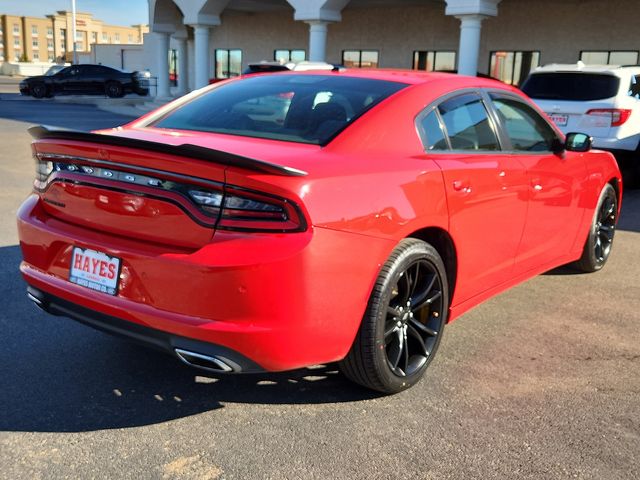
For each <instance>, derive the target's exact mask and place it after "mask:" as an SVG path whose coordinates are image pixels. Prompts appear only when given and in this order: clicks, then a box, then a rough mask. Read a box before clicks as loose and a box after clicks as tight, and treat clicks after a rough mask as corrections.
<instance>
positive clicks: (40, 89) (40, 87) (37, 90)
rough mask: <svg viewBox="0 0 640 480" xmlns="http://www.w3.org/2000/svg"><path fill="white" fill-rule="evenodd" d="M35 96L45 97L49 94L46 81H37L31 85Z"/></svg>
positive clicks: (32, 93)
mask: <svg viewBox="0 0 640 480" xmlns="http://www.w3.org/2000/svg"><path fill="white" fill-rule="evenodd" d="M31 95H32V96H33V98H44V97H45V96H46V95H47V86H46V85H45V84H44V83H36V84H35V85H33V86H32V87H31Z"/></svg>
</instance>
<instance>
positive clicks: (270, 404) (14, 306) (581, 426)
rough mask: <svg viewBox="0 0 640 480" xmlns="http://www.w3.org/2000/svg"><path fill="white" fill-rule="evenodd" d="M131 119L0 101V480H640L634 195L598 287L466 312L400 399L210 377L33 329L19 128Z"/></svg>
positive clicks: (97, 340)
mask: <svg viewBox="0 0 640 480" xmlns="http://www.w3.org/2000/svg"><path fill="white" fill-rule="evenodd" d="M129 120H130V119H129V118H127V117H118V116H114V115H111V114H107V113H105V112H102V111H99V110H96V109H95V108H94V107H90V106H73V105H64V104H53V103H50V102H49V103H46V102H37V101H11V100H6V98H5V99H3V100H2V101H0V145H1V148H0V299H1V302H2V305H1V307H0V339H1V340H2V342H1V345H2V348H0V372H1V373H0V465H2V474H1V475H2V477H4V478H12V479H17V478H25V479H27V478H28V479H32V478H132V479H133V478H135V479H144V478H172V479H173V478H175V479H218V478H220V479H222V478H228V479H262V478H273V479H289V478H292V479H295V478H304V479H309V478H318V479H325V478H326V479H329V478H331V479H360V478H361V479H371V478H407V479H442V478H453V479H468V478H483V479H489V478H531V479H540V478H544V479H564V478H579V479H637V478H640V328H639V327H640V280H639V275H638V274H639V267H640V263H639V260H638V258H639V256H640V255H639V254H640V191H629V192H626V194H625V199H624V207H623V214H622V217H621V221H620V225H619V227H620V229H619V231H618V232H617V235H616V240H615V244H614V251H613V253H612V256H611V258H610V262H609V264H608V265H607V266H606V268H605V269H604V270H603V271H601V272H599V273H596V274H590V275H578V274H574V273H572V272H571V271H570V270H568V269H559V270H555V271H553V272H550V273H547V274H545V275H541V276H539V277H536V278H534V279H532V280H530V281H528V282H526V283H524V284H522V285H520V286H518V287H516V288H514V289H512V290H510V291H508V292H506V293H504V294H502V295H500V296H498V297H496V298H494V299H492V300H490V301H488V302H486V303H485V304H483V305H481V306H480V307H478V308H476V309H474V310H472V311H471V312H469V313H468V314H466V315H465V316H464V317H462V318H461V319H459V320H457V321H456V322H454V323H453V324H451V325H448V327H447V329H446V333H445V336H444V338H443V342H442V345H441V347H440V351H439V353H438V356H437V358H436V359H435V361H434V362H433V363H432V366H431V367H430V369H429V371H428V373H427V375H426V377H425V379H424V380H423V381H422V382H421V383H419V384H418V385H416V386H415V387H414V388H412V389H410V390H408V391H406V392H404V393H401V394H399V395H395V396H391V397H383V396H379V395H376V394H373V393H371V392H368V391H366V390H363V389H361V388H359V387H356V386H354V385H352V384H350V383H349V382H348V381H347V380H346V379H344V378H343V377H342V376H341V375H340V374H339V373H338V372H337V371H336V368H335V366H333V365H328V366H320V367H318V368H315V369H304V370H299V371H295V372H288V373H280V374H265V375H258V376H234V377H221V376H219V377H210V376H206V375H202V374H201V373H199V372H197V371H194V370H191V369H189V368H188V367H186V366H183V365H182V364H181V363H179V362H178V361H177V360H175V359H173V358H171V357H169V356H165V355H163V354H161V353H156V352H154V351H151V350H146V349H142V348H139V347H137V346H135V345H132V344H129V343H126V342H124V341H122V340H119V339H116V338H112V337H110V336H107V335H105V334H102V333H100V332H97V331H94V330H92V329H90V328H88V327H84V326H82V325H79V324H76V323H75V322H73V321H70V320H67V319H64V318H58V317H51V316H48V315H46V314H44V313H41V312H39V311H38V310H36V309H35V307H33V306H32V305H31V304H30V302H29V301H28V300H27V298H26V295H25V285H24V283H23V282H22V280H21V279H20V276H19V274H18V264H19V262H20V252H19V247H18V246H17V244H18V241H17V234H16V228H15V221H14V217H15V212H16V209H17V208H18V206H19V204H20V202H21V201H22V199H23V198H24V197H25V196H26V195H27V194H28V192H29V191H30V186H31V182H32V178H33V168H34V167H33V162H32V160H31V154H30V149H29V136H28V134H27V133H26V128H27V127H28V126H29V125H30V124H33V123H47V124H52V125H59V126H64V127H69V128H79V129H92V128H105V127H110V126H116V125H118V124H122V123H126V122H127V121H129ZM194 294H199V295H210V296H211V298H212V301H215V292H198V291H197V286H194Z"/></svg>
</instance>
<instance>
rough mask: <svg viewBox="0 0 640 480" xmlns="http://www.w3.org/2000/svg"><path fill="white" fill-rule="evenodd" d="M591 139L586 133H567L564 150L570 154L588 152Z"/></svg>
mask: <svg viewBox="0 0 640 480" xmlns="http://www.w3.org/2000/svg"><path fill="white" fill-rule="evenodd" d="M592 143H593V137H591V136H589V135H587V134H586V133H576V132H572V133H567V138H566V139H565V142H564V148H565V149H566V150H568V151H570V152H588V151H589V150H591V145H592Z"/></svg>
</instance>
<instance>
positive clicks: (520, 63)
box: [489, 51, 540, 86]
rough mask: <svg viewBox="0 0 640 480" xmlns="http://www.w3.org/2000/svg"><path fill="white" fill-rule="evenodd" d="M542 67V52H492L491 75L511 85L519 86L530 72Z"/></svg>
mask: <svg viewBox="0 0 640 480" xmlns="http://www.w3.org/2000/svg"><path fill="white" fill-rule="evenodd" d="M538 65H540V52H538V51H522V52H505V51H497V52H491V61H490V65H489V75H491V76H492V77H493V78H497V79H498V80H501V81H503V82H504V83H507V84H509V85H515V86H518V85H520V83H522V82H523V81H524V80H525V79H526V78H527V77H528V76H529V72H531V70H533V69H534V68H536V67H537V66H538Z"/></svg>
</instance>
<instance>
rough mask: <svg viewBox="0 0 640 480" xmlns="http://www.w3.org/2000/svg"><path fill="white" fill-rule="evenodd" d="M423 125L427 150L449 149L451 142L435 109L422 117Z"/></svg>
mask: <svg viewBox="0 0 640 480" xmlns="http://www.w3.org/2000/svg"><path fill="white" fill-rule="evenodd" d="M421 126H422V132H423V133H424V137H425V138H424V140H425V148H426V149H427V150H449V144H448V143H447V139H446V136H445V133H444V130H443V128H442V124H441V123H440V119H439V118H438V113H437V112H436V111H435V110H433V111H432V112H431V113H430V114H428V115H427V116H426V117H424V118H423V119H422V122H421Z"/></svg>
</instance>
